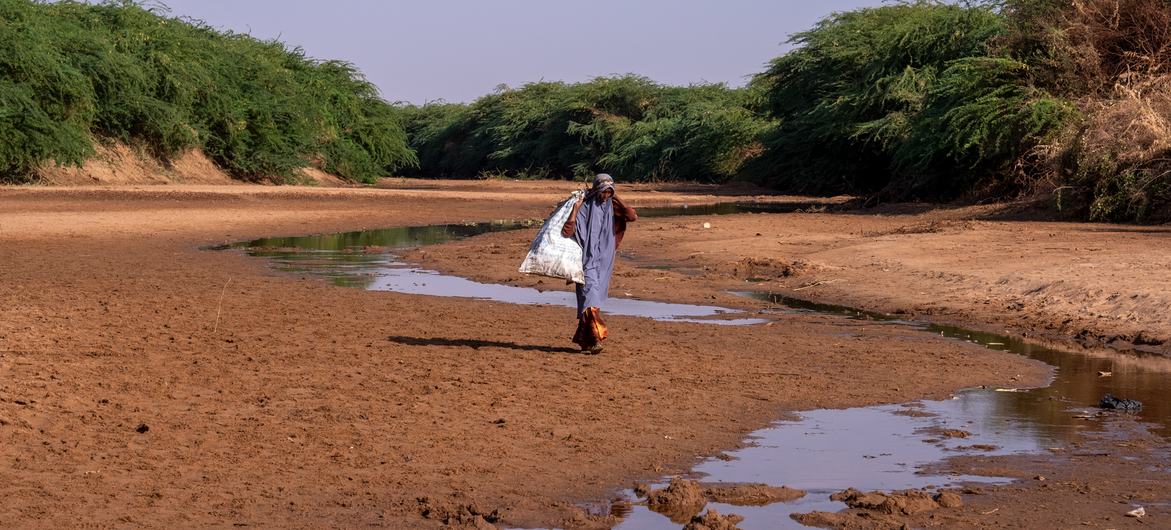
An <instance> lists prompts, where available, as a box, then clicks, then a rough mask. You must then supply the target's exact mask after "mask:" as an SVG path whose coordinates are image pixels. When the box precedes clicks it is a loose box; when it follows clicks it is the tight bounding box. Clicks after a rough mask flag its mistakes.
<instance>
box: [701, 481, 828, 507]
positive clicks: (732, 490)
mask: <svg viewBox="0 0 1171 530" xmlns="http://www.w3.org/2000/svg"><path fill="white" fill-rule="evenodd" d="M703 495H704V497H707V499H708V500H710V501H712V502H719V503H723V504H732V505H735V506H764V505H767V504H772V503H774V502H786V501H791V500H794V499H800V498H801V497H804V496H805V492H804V491H801V490H798V489H793V488H789V487H785V486H781V487H775V486H769V485H768V484H729V485H707V486H705V487H704V489H703Z"/></svg>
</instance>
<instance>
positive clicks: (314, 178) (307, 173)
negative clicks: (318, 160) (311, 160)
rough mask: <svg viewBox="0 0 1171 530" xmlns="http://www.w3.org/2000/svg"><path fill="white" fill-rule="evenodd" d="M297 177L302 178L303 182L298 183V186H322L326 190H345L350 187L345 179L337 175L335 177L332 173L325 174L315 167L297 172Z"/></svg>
mask: <svg viewBox="0 0 1171 530" xmlns="http://www.w3.org/2000/svg"><path fill="white" fill-rule="evenodd" d="M297 176H299V177H301V181H300V182H298V184H305V185H309V186H322V187H325V188H345V187H348V186H349V185H350V183H349V182H346V180H345V179H343V178H341V177H339V176H337V175H334V174H332V173H326V172H324V171H322V170H320V169H317V168H314V167H306V168H302V169H301V170H300V171H298V172H297Z"/></svg>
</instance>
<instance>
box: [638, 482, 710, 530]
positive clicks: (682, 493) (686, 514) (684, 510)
mask: <svg viewBox="0 0 1171 530" xmlns="http://www.w3.org/2000/svg"><path fill="white" fill-rule="evenodd" d="M703 493H704V492H703V489H701V488H700V487H699V483H698V482H696V481H694V480H687V479H682V478H679V477H675V478H673V479H671V483H670V484H668V485H667V487H665V488H663V489H658V490H654V491H652V492H650V493H648V494H647V497H646V505H647V507H648V508H650V509H652V510H654V511H656V512H659V513H661V514H663V515H666V516H667V517H669V518H670V519H671V521H673V522H676V523H686V522H689V521H691V518H692V517H695V516H696V515H698V514H699V512H701V511H703V507H704V506H706V505H707V497H705V496H704V494H703Z"/></svg>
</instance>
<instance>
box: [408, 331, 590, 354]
mask: <svg viewBox="0 0 1171 530" xmlns="http://www.w3.org/2000/svg"><path fill="white" fill-rule="evenodd" d="M387 338H388V339H389V340H390V341H391V342H397V343H399V344H406V345H408V346H461V347H464V348H471V349H473V350H478V349H480V348H502V349H506V350H525V351H539V352H545V353H581V351H580V350H575V349H573V348H566V347H557V346H541V345H536V344H517V343H515V342H498V341H492V340H475V339H441V338H432V339H424V338H420V337H403V336H399V335H391V336H390V337H387Z"/></svg>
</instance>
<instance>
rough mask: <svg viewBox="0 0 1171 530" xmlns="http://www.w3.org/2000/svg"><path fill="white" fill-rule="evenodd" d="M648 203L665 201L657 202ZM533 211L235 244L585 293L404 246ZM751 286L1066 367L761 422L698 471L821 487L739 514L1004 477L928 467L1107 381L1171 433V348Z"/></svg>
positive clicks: (389, 270)
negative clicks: (1108, 346) (1033, 335)
mask: <svg viewBox="0 0 1171 530" xmlns="http://www.w3.org/2000/svg"><path fill="white" fill-rule="evenodd" d="M689 209H690V208H689ZM695 211H696V212H699V211H702V210H695ZM687 213H692V212H687ZM728 213H737V212H736V211H729V212H728ZM645 214H656V213H655V212H653V211H650V212H647V211H644V215H645ZM705 214H708V215H711V214H715V212H712V211H707V212H705ZM656 215H657V214H656ZM533 224H534V223H532V222H504V221H502V222H496V223H479V224H471V225H440V226H428V227H416V228H396V229H388V230H373V231H365V232H352V233H344V234H335V235H321V236H308V237H292V238H270V239H261V240H256V241H249V242H245V243H239V244H235V245H230V246H228V247H223V248H242V249H246V250H247V252H248V253H249V254H251V255H255V256H260V257H265V258H268V259H270V260H271V262H272V263H273V265H274V267H276V268H278V269H280V270H286V271H290V272H295V273H299V274H308V275H316V276H321V277H324V278H328V279H330V280H331V281H333V282H334V283H336V284H339V285H344V286H350V287H359V288H365V289H376V290H389V291H396V292H408V293H415V294H425V295H435V296H465V297H472V298H486V299H491V300H498V301H502V302H511V303H527V304H553V305H567V306H572V305H574V300H573V295H572V293H568V292H560V291H546V292H540V291H537V290H535V289H523V288H517V287H511V286H504V285H494V284H483V283H478V282H472V281H470V280H467V279H464V278H459V277H454V276H446V275H441V274H438V273H435V272H433V271H426V270H420V269H416V268H413V267H411V266H409V265H408V264H405V263H401V262H399V261H398V260H397V259H396V258H395V257H394V254H393V252H394V251H395V250H396V249H401V248H406V247H416V246H420V245H426V244H433V243H441V242H444V241H450V240H453V239H456V238H461V237H468V236H472V235H477V234H482V233H487V232H494V231H500V230H511V229H516V228H522V227H525V226H532V225H533ZM743 294H746V295H749V296H753V297H755V298H758V299H761V300H764V301H767V302H769V303H771V304H774V305H775V308H776V309H777V310H775V311H773V312H772V317H774V318H784V315H785V314H788V313H793V312H816V313H819V314H833V315H837V316H841V317H845V318H853V319H865V320H870V321H873V322H875V325H894V326H914V327H917V328H919V329H921V330H922V331H923V332H925V333H934V334H940V335H943V336H946V337H952V338H955V339H956V340H964V341H970V342H974V343H978V344H981V345H983V346H985V347H988V348H992V349H998V350H1007V351H1012V352H1014V353H1019V354H1021V355H1025V356H1028V357H1030V358H1034V359H1038V360H1041V361H1044V362H1046V363H1048V364H1050V365H1053V366H1055V367H1056V371H1055V377H1054V379H1053V381H1052V382H1051V384H1050V385H1049V386H1047V387H1045V388H1040V389H1016V388H999V389H995V388H988V389H971V390H965V391H961V392H958V393H957V394H956V395H955V396H954V397H953V398H952V399H949V400H943V401H922V402H915V403H909V404H903V405H886V406H877V407H861V408H853V409H845V410H816V411H811V412H806V413H803V414H802V415H801V416H800V419H797V420H792V421H781V422H778V423H776V424H775V425H774V426H772V427H770V428H767V429H763V430H761V431H758V432H756V433H753V435H752V436H751V437H750V441H751V442H752V445H751V446H750V447H748V448H745V449H742V450H738V451H734V452H730V453H728V454H727V455H723V457H722V458H712V459H709V460H706V461H704V462H702V463H700V464H699V465H698V466H696V468H695V469H694V470H693V473H694V475H696V476H697V477H700V478H702V480H704V481H708V482H725V483H736V482H761V483H767V484H771V485H778V486H780V485H786V486H790V487H795V488H799V489H804V490H806V491H807V492H808V493H809V494H808V495H807V496H806V497H804V498H802V499H799V500H797V501H793V502H788V503H778V504H773V505H770V506H765V507H736V506H722V505H719V504H714V505H711V506H713V507H716V508H717V509H719V510H720V511H721V513H729V512H730V513H737V514H740V515H744V516H745V517H747V519H746V520H745V521H744V522H743V523H741V525H740V526H741V527H742V528H745V529H751V528H785V527H792V528H798V527H800V525H798V524H797V523H796V522H794V521H792V520H791V519H789V517H788V516H789V515H790V514H792V513H799V512H809V511H814V510H829V511H836V510H839V509H842V508H844V505H842V504H840V503H836V502H832V501H829V499H828V497H829V495H830V494H831V493H833V492H835V491H839V490H842V489H845V488H847V487H855V488H859V489H881V490H892V489H902V488H921V487H944V486H949V485H954V484H959V483H963V482H1001V481H1004V479H997V478H989V477H971V476H943V475H938V474H932V473H930V472H924V471H923V470H924V469H930V467H931V464H935V463H938V462H940V461H941V460H943V459H945V458H947V457H949V456H956V455H964V454H985V455H1004V454H1016V453H1037V452H1042V451H1045V450H1046V449H1047V448H1050V447H1060V446H1065V445H1067V444H1068V443H1069V442H1071V441H1074V440H1075V439H1076V438H1077V436H1078V433H1080V432H1085V431H1096V430H1102V429H1106V428H1107V425H1108V424H1109V422H1108V421H1107V419H1108V418H1110V417H1112V415H1113V414H1114V413H1110V414H1104V413H1101V412H1100V411H1098V410H1097V409H1095V408H1094V405H1096V404H1097V402H1098V400H1099V399H1100V398H1101V397H1102V395H1103V394H1105V393H1113V394H1115V395H1117V396H1120V397H1125V398H1131V399H1139V400H1141V401H1143V402H1144V409H1143V410H1142V411H1141V412H1139V413H1137V414H1135V415H1134V417H1135V418H1136V419H1138V420H1140V421H1143V422H1147V423H1149V424H1151V426H1152V429H1153V430H1155V431H1156V432H1159V433H1162V434H1167V433H1168V432H1169V430H1168V427H1169V426H1171V406H1169V404H1168V403H1167V400H1166V399H1165V398H1164V393H1165V389H1166V388H1168V383H1169V382H1171V360H1168V359H1165V358H1157V357H1149V356H1148V357H1142V356H1137V355H1128V354H1125V355H1124V354H1117V355H1102V356H1092V355H1084V354H1076V353H1070V352H1064V351H1059V350H1055V349H1052V348H1046V347H1043V346H1038V345H1035V344H1030V343H1027V342H1024V341H1021V340H1018V339H1014V338H1011V337H1006V336H1000V335H995V334H989V333H980V332H974V331H971V330H965V329H962V328H958V327H948V326H939V325H931V324H924V323H916V322H906V321H902V320H899V319H898V318H897V317H893V316H889V315H883V314H879V313H872V312H865V311H859V310H855V309H851V308H845V307H840V306H830V305H823V304H813V303H808V302H803V301H800V300H793V299H786V298H783V297H780V296H777V295H771V294H766V293H743ZM607 309H608V310H609V311H610V312H611V313H618V314H626V315H633V316H645V317H650V318H657V319H662V320H677V321H700V322H708V323H720V324H754V323H759V322H764V321H766V319H762V318H756V317H750V316H748V315H744V314H743V313H737V312H734V311H732V310H727V309H723V308H718V307H712V306H691V305H685V304H669V303H662V302H651V301H639V300H631V299H626V298H616V299H611V301H610V307H608V308H607ZM1100 374H1109V375H1100ZM945 429H946V430H957V431H963V432H964V433H967V434H968V435H967V436H966V437H963V438H953V437H947V436H942V435H941V434H940V432H941V431H943V430H945ZM665 479H666V477H665V478H664V480H665ZM593 506H594V509H595V510H597V511H606V512H613V513H616V514H620V515H622V517H623V519H622V522H621V524H620V525H619V528H628V529H634V528H638V529H644V528H645V529H655V528H664V529H665V528H678V526H679V525H678V524H676V523H672V522H671V521H670V520H669V519H668V518H666V517H664V516H661V515H658V514H656V513H654V512H651V511H650V510H648V509H647V508H646V507H645V506H642V505H640V504H638V500H637V499H636V498H634V497H633V493H632V492H629V491H626V492H623V493H622V494H621V495H620V496H619V498H617V499H615V502H602V503H597V504H595V505H593Z"/></svg>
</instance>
